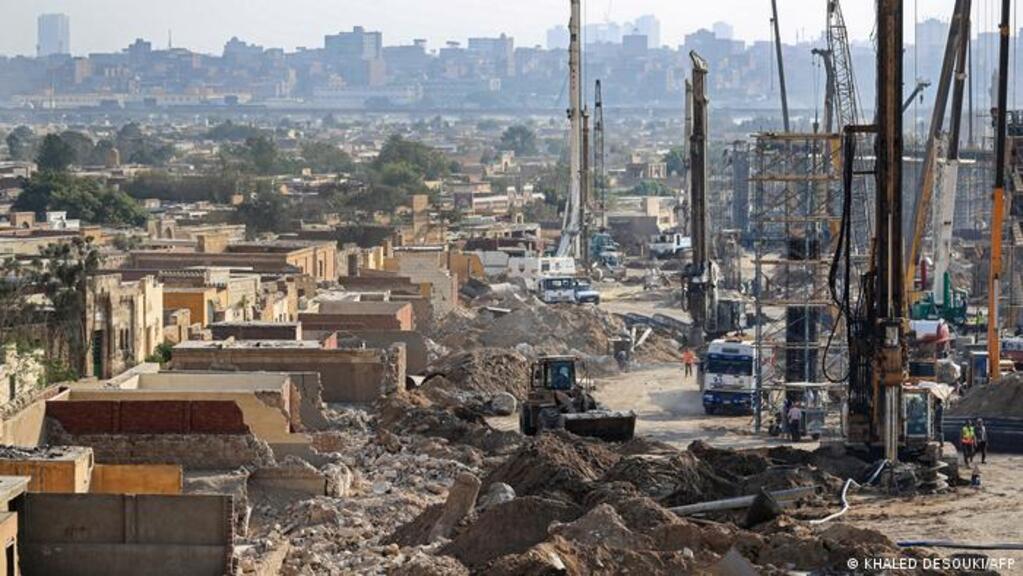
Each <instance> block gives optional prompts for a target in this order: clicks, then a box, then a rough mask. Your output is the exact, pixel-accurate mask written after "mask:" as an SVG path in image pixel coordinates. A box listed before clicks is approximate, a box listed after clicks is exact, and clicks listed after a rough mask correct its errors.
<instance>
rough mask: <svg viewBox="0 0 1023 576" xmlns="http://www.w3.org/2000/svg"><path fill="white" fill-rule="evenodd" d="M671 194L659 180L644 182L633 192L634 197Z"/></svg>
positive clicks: (637, 185) (634, 187)
mask: <svg viewBox="0 0 1023 576" xmlns="http://www.w3.org/2000/svg"><path fill="white" fill-rule="evenodd" d="M669 192H670V190H668V187H667V186H665V185H664V183H663V182H658V181H657V180H643V181H641V182H640V183H639V184H636V185H635V186H633V187H632V190H631V194H632V195H633V196H667V195H668V193H669Z"/></svg>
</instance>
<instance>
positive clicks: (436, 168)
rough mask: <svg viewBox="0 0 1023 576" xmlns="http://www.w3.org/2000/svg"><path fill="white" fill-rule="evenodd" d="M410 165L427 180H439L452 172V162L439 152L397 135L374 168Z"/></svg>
mask: <svg viewBox="0 0 1023 576" xmlns="http://www.w3.org/2000/svg"><path fill="white" fill-rule="evenodd" d="M398 163H405V164H408V165H409V166H410V167H411V168H412V169H413V170H415V171H416V172H418V173H419V175H420V176H421V177H422V178H423V179H425V180H439V179H441V178H443V177H444V176H447V175H448V174H449V173H450V171H451V167H452V166H451V162H449V161H448V159H447V157H445V156H444V154H443V153H442V152H440V151H439V150H437V149H435V148H432V147H430V146H427V145H426V144H423V143H421V142H413V141H411V140H405V139H404V138H402V137H401V136H399V135H397V134H395V135H393V136H391V137H390V138H388V139H387V142H386V143H385V144H384V147H383V148H382V149H381V150H380V155H379V156H377V158H376V160H374V161H373V167H374V168H375V169H377V170H380V169H381V168H382V167H384V166H386V165H388V164H398Z"/></svg>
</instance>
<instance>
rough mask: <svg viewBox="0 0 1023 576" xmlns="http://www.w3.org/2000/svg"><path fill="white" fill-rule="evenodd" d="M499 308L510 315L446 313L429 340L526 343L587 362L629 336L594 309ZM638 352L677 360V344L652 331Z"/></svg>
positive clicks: (531, 303) (460, 345)
mask: <svg viewBox="0 0 1023 576" xmlns="http://www.w3.org/2000/svg"><path fill="white" fill-rule="evenodd" d="M474 304H475V303H474ZM501 307H503V308H508V309H511V312H510V313H508V314H503V315H500V316H498V315H495V314H493V313H491V312H489V311H487V310H486V309H482V310H479V311H474V310H465V311H463V313H461V314H452V315H449V316H448V317H447V318H446V319H445V320H444V321H443V322H441V323H440V325H439V326H437V327H436V328H435V332H434V333H433V334H432V335H431V337H432V338H433V339H434V340H436V341H437V342H438V343H439V344H441V345H443V346H445V347H447V348H449V349H452V350H473V349H478V348H498V349H505V350H512V349H515V348H516V347H517V346H519V345H520V344H523V343H528V350H534V351H537V352H539V353H544V354H578V355H581V356H583V357H586V358H587V360H589V358H594V359H596V358H601V357H609V356H610V350H611V339H612V338H616V337H619V336H625V335H628V330H626V328H625V324H624V322H622V320H621V319H620V318H618V317H617V316H615V315H613V314H611V313H610V312H608V311H606V310H604V309H602V308H600V307H596V306H557V305H546V304H544V303H543V302H540V301H539V300H537V299H536V298H532V297H530V298H523V299H521V300H520V299H519V298H505V299H503V300H502V301H501ZM637 353H638V355H639V358H640V359H642V360H644V361H651V362H664V361H671V360H677V357H678V351H677V343H676V342H675V341H674V340H673V339H671V338H665V337H663V336H661V335H659V334H656V333H655V334H653V335H651V336H650V337H649V338H648V341H647V342H646V343H644V345H643V346H642V348H640V349H637ZM611 364H613V362H612V363H611Z"/></svg>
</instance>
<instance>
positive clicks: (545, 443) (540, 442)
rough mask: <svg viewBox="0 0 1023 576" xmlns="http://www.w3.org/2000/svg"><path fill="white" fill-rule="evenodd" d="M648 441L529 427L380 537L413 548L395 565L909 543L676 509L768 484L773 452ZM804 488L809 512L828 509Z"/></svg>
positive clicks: (831, 566) (462, 569)
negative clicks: (690, 515) (480, 470)
mask: <svg viewBox="0 0 1023 576" xmlns="http://www.w3.org/2000/svg"><path fill="white" fill-rule="evenodd" d="M648 447H650V448H652V449H653V450H652V452H653V453H642V452H643V448H644V447H643V446H642V441H640V442H630V443H627V444H624V445H617V446H616V445H611V444H604V443H601V442H598V441H592V440H584V439H580V438H577V437H573V436H571V435H568V434H565V433H547V434H543V435H541V436H539V437H537V438H534V439H530V440H528V441H527V442H526V443H524V444H523V445H522V446H521V447H520V448H519V449H518V451H516V452H515V453H514V454H512V455H511V456H510V457H508V458H507V459H505V460H504V461H503V462H501V463H500V464H498V465H496V466H494V467H493V468H491V469H490V471H489V473H487V474H486V475H485V476H484V477H483V479H482V480H479V479H478V477H471V476H469V475H465V476H463V477H460V478H459V479H458V480H456V482H455V485H454V487H453V488H452V490H451V492H450V493H449V496H448V498H447V499H446V500H445V502H444V503H437V504H435V505H433V506H431V507H428V508H426V509H425V510H424V511H423V512H422V513H421V514H420V515H419V516H417V517H416V518H415V519H414V520H412V521H411V522H408V523H406V524H405V525H403V526H401V527H400V528H398V529H397V530H395V531H394V532H393V533H392V534H391V535H390V536H388V537H387V538H386V539H385V542H388V543H390V544H394V545H397V546H399V547H400V548H399V549H400V552H401V554H403V555H404V556H405V557H406V558H408V561H407V562H406V563H404V564H402V565H401V566H400V567H399V568H398V569H397V570H396V571H395V572H393V573H394V574H405V575H413V574H469V573H473V574H499V575H503V574H507V575H512V574H544V573H566V572H567V573H573V574H575V573H594V574H612V573H615V574H618V573H632V574H677V573H689V572H692V571H705V570H710V569H713V568H714V567H715V566H716V565H719V564H721V563H727V564H728V565H730V566H746V567H747V568H749V570H750V572H749V573H760V574H783V573H788V571H791V570H820V571H827V570H839V571H840V570H841V569H844V568H845V566H846V562H847V561H848V559H849V558H853V557H858V558H862V557H878V556H883V557H898V556H901V555H904V554H913V553H912V552H909V553H907V552H903V551H900V550H899V549H898V548H897V547H896V546H895V544H894V543H893V542H891V541H890V540H888V539H887V538H886V537H884V536H883V535H881V534H880V533H878V532H874V531H871V530H862V529H857V528H853V527H850V526H847V525H843V524H840V523H834V524H825V525H823V526H822V527H819V528H812V527H811V526H810V525H809V524H808V523H807V522H805V521H804V519H796V518H795V517H793V516H789V515H785V514H781V515H774V517H772V518H769V519H767V520H765V521H752V522H751V521H748V520H744V519H743V518H742V516H741V515H740V516H739V517H738V518H736V517H734V516H728V515H727V514H725V515H718V516H714V517H713V521H711V520H707V519H703V520H699V521H695V520H690V519H686V518H682V517H679V516H677V515H675V514H673V513H671V512H670V511H669V510H668V509H667V506H671V505H677V504H682V503H694V502H702V501H706V500H713V499H716V498H726V497H731V496H735V495H739V494H743V493H745V490H747V489H748V487H749V486H757V485H762V486H771V489H774V488H775V486H773V485H772V482H773V483H774V484H777V482H776V480H777V479H776V478H775V477H774V476H771V475H770V470H773V469H774V468H776V467H777V466H775V461H774V460H773V459H772V457H771V456H770V455H769V454H766V453H764V454H736V453H734V452H730V451H715V450H713V449H709V448H707V447H706V446H703V445H696V446H693V447H691V449H690V450H687V451H682V452H678V451H675V452H674V453H668V451H667V450H664V449H663V447H661V446H657V445H654V444H648ZM699 454H703V455H704V456H705V457H707V458H708V460H709V461H704V460H702V459H701V457H700V456H699ZM727 455H731V456H732V457H735V461H734V464H732V465H731V466H728V467H724V468H722V467H720V466H717V465H715V464H713V463H712V462H717V463H718V464H719V463H720V462H721V461H723V460H724V458H725V457H726V456H727ZM781 456H783V457H784V456H786V455H785V454H781ZM816 457H817V456H814V455H811V456H810V457H809V459H813V458H816ZM787 467H790V468H793V469H795V470H796V471H797V473H798V474H797V475H798V476H800V477H804V476H808V477H811V478H813V477H815V476H816V477H817V478H819V479H822V480H826V484H827V485H829V486H835V485H837V484H839V483H840V480H839V479H838V478H836V477H833V476H831V475H830V474H828V473H827V472H825V471H823V470H819V469H816V468H815V467H814V466H813V465H810V464H790V465H788V466H787ZM747 473H751V474H748V475H747ZM809 500H810V501H809V503H810V504H811V505H816V507H815V508H812V509H811V510H812V514H813V515H823V514H825V513H827V511H828V510H829V508H828V507H827V506H828V503H825V502H821V501H820V500H819V499H818V498H816V497H813V498H810V499H809ZM832 504H833V503H832ZM800 512H802V513H804V514H805V513H806V509H805V508H804V509H801V510H800Z"/></svg>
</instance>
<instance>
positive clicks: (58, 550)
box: [18, 494, 234, 576]
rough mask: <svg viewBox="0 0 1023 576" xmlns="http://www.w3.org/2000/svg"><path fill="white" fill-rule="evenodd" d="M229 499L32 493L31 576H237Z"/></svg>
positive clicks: (26, 541)
mask: <svg viewBox="0 0 1023 576" xmlns="http://www.w3.org/2000/svg"><path fill="white" fill-rule="evenodd" d="M231 515H232V501H231V497H230V496H210V495H207V496H192V495H190V496H162V495H159V496H157V495H108V494H26V495H25V502H24V505H23V507H22V510H21V513H20V514H19V527H18V528H19V530H18V534H19V538H20V541H21V542H20V547H21V553H22V558H21V568H22V572H23V574H25V576H36V575H39V576H43V575H53V574H61V575H63V576H93V575H95V576H100V575H102V576H121V575H124V576H128V575H137V574H146V575H147V576H165V575H166V576H171V575H174V576H177V575H181V574H189V575H191V576H202V575H209V576H222V575H223V574H231V573H233V568H232V558H231V556H232V551H233V544H232V543H233V540H234V530H233V528H232V524H231Z"/></svg>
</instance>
